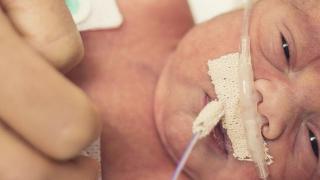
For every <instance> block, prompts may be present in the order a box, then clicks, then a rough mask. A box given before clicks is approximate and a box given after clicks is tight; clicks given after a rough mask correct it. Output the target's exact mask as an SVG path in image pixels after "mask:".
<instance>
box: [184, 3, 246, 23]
mask: <svg viewBox="0 0 320 180" xmlns="http://www.w3.org/2000/svg"><path fill="white" fill-rule="evenodd" d="M188 1H189V4H190V8H191V11H192V14H193V17H194V20H195V22H196V23H201V22H203V21H206V20H209V19H210V18H212V17H215V16H217V15H220V14H222V13H225V12H228V11H231V10H233V9H237V8H239V7H241V6H242V3H243V1H242V0H188Z"/></svg>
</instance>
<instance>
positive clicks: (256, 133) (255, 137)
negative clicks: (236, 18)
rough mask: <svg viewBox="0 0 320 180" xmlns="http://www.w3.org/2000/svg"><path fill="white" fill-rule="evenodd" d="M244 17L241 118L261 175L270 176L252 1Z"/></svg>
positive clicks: (241, 59)
mask: <svg viewBox="0 0 320 180" xmlns="http://www.w3.org/2000/svg"><path fill="white" fill-rule="evenodd" d="M244 2H245V9H244V17H243V18H244V19H243V27H242V36H241V44H240V48H241V52H240V68H239V77H240V105H241V106H240V107H241V119H242V120H243V122H244V126H245V129H246V136H247V143H248V149H249V151H250V154H251V156H252V159H253V161H254V162H255V163H256V165H257V167H258V171H259V174H260V177H261V178H262V179H266V178H267V177H268V169H267V165H266V160H265V152H264V149H265V146H264V141H263V138H262V135H261V130H260V121H259V115H258V112H257V104H256V99H255V93H256V92H255V90H254V88H253V70H252V64H251V55H250V37H249V22H250V14H251V8H252V1H251V0H245V1H244Z"/></svg>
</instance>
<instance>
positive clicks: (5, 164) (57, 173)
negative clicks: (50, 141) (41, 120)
mask: <svg viewBox="0 0 320 180" xmlns="http://www.w3.org/2000/svg"><path fill="white" fill-rule="evenodd" d="M0 149H1V154H0V158H1V161H0V179H30V180H31V179H32V180H43V179H47V180H57V179H59V180H70V179H77V180H88V179H90V180H94V179H97V173H98V169H99V168H98V164H97V162H95V161H93V160H91V159H89V158H86V157H78V158H76V159H75V160H70V161H67V162H59V161H54V160H51V159H49V158H47V157H45V156H43V155H41V154H40V153H39V152H38V151H36V150H35V149H33V148H32V147H31V146H30V145H28V144H27V143H25V142H24V141H23V140H22V139H20V137H19V136H17V135H16V134H14V133H13V132H12V131H11V130H10V129H8V128H7V127H6V126H5V125H4V124H2V123H0Z"/></svg>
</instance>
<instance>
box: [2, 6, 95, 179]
mask: <svg viewBox="0 0 320 180" xmlns="http://www.w3.org/2000/svg"><path fill="white" fill-rule="evenodd" d="M0 3H1V7H2V9H0V26H1V31H0V39H1V42H0V53H1V61H0V62H1V63H0V77H1V78H2V79H1V82H2V86H1V89H0V99H1V106H0V117H1V120H2V122H1V124H0V134H1V137H2V138H1V143H0V147H1V149H2V153H1V155H0V156H1V159H2V161H1V162H0V172H1V173H0V174H1V175H0V179H33V180H37V179H94V178H95V176H96V170H97V165H96V164H95V162H94V161H92V160H89V159H87V158H84V157H79V158H76V159H74V160H70V161H65V160H68V159H70V158H73V157H75V156H76V155H78V154H79V152H80V151H81V150H82V149H83V148H85V147H86V146H88V145H89V144H90V143H91V142H92V141H93V140H94V139H95V138H96V137H97V136H98V135H99V121H98V118H97V116H96V113H95V110H94V108H93V106H92V104H91V103H90V101H89V100H88V98H87V97H86V96H85V95H84V93H83V92H82V91H81V90H79V89H78V88H77V87H75V86H74V85H73V84H72V83H70V82H69V81H68V80H66V79H65V78H64V77H63V76H62V75H61V74H60V73H59V72H57V70H56V69H55V68H58V69H60V70H63V71H67V70H68V69H70V68H71V67H72V66H73V65H74V64H76V62H78V61H79V59H81V57H82V54H83V49H82V43H81V40H80V38H79V34H78V33H77V31H76V28H75V26H74V24H73V23H72V20H71V16H70V15H69V14H68V11H67V9H66V7H65V5H64V1H62V0H59V1H57V0H47V1H39V0H29V1H9V0H1V1H0ZM48 62H49V63H48ZM7 77H8V78H7ZM54 159H57V160H64V161H63V162H60V161H57V160H54ZM17 172H18V173H17Z"/></svg>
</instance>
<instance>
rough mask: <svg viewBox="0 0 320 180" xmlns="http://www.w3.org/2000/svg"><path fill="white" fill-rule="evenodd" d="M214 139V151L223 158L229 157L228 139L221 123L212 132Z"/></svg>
mask: <svg viewBox="0 0 320 180" xmlns="http://www.w3.org/2000/svg"><path fill="white" fill-rule="evenodd" d="M211 139H212V146H211V147H212V149H213V150H214V151H215V152H217V153H219V154H221V155H222V156H225V157H226V158H227V157H228V154H229V150H228V142H227V141H228V138H227V135H226V134H225V130H224V129H223V127H222V125H221V122H220V123H219V124H218V125H217V126H216V127H215V128H214V130H213V131H212V132H211Z"/></svg>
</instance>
